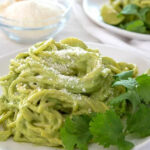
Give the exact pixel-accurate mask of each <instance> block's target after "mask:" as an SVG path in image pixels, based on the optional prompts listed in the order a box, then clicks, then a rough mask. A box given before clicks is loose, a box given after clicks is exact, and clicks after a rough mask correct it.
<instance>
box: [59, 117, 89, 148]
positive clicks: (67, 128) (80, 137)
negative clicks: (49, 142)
mask: <svg viewBox="0 0 150 150" xmlns="http://www.w3.org/2000/svg"><path fill="white" fill-rule="evenodd" d="M90 120H91V118H90V117H89V116H87V115H81V116H73V118H72V119H70V118H67V119H66V121H65V124H64V127H63V128H62V129H61V132H60V134H61V139H62V141H63V144H64V147H65V149H66V150H74V149H75V148H76V147H77V148H79V149H80V150H87V149H88V143H89V141H90V140H91V139H92V135H91V133H90V131H89V122H90Z"/></svg>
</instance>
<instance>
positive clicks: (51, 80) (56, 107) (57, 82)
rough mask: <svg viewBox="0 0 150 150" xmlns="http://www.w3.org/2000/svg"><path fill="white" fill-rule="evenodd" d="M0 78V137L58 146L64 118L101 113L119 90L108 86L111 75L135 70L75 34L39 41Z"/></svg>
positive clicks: (18, 57)
mask: <svg viewBox="0 0 150 150" xmlns="http://www.w3.org/2000/svg"><path fill="white" fill-rule="evenodd" d="M9 70H10V71H9V73H8V75H6V76H4V77H1V78H0V84H1V86H2V88H3V95H2V96H1V98H0V126H1V128H2V129H1V130H0V141H3V140H7V139H8V138H9V137H10V136H12V137H13V139H14V141H17V142H30V143H34V144H39V145H46V146H61V145H62V141H61V139H60V128H61V127H62V126H63V123H64V121H65V118H66V117H68V116H69V117H71V116H72V115H80V114H89V113H91V112H104V111H105V110H107V109H109V108H108V106H107V102H108V101H109V100H110V99H111V98H113V97H114V96H116V95H118V94H120V93H121V92H122V90H121V89H116V88H112V86H111V85H112V82H113V80H114V79H113V76H114V75H115V74H117V73H120V72H123V71H127V70H133V71H134V75H136V74H137V68H136V66H135V65H133V64H127V63H122V62H116V61H114V60H113V59H111V58H109V57H103V56H102V55H101V54H100V52H99V50H92V49H89V48H88V47H87V46H86V45H85V44H84V43H83V42H82V41H80V40H78V39H75V38H68V39H65V40H62V41H61V42H60V43H57V42H55V41H54V40H49V41H44V42H41V43H37V44H35V45H33V46H32V47H31V48H29V51H28V52H25V53H20V54H18V55H17V56H16V58H15V59H13V60H11V64H10V66H9Z"/></svg>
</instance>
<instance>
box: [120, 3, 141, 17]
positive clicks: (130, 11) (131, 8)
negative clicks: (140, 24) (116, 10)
mask: <svg viewBox="0 0 150 150" xmlns="http://www.w3.org/2000/svg"><path fill="white" fill-rule="evenodd" d="M138 11H139V7H138V6H137V5H135V4H129V5H127V6H126V7H124V8H123V10H122V11H121V12H120V13H121V14H122V15H136V16H139V13H138Z"/></svg>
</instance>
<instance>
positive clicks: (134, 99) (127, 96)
mask: <svg viewBox="0 0 150 150" xmlns="http://www.w3.org/2000/svg"><path fill="white" fill-rule="evenodd" d="M125 100H128V101H129V102H130V103H131V104H132V108H133V110H132V112H134V111H135V110H136V108H137V106H138V105H139V104H140V103H141V100H140V97H139V96H138V94H137V92H136V91H135V90H129V91H127V92H126V93H123V94H121V95H119V96H118V97H116V98H113V99H112V100H111V101H110V105H115V104H118V103H121V102H123V101H125Z"/></svg>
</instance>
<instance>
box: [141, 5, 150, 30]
mask: <svg viewBox="0 0 150 150" xmlns="http://www.w3.org/2000/svg"><path fill="white" fill-rule="evenodd" d="M140 16H141V19H142V20H143V21H144V22H145V23H146V24H147V25H148V27H149V28H150V7H145V8H142V9H141V10H140Z"/></svg>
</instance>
